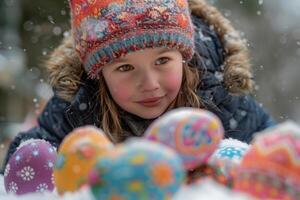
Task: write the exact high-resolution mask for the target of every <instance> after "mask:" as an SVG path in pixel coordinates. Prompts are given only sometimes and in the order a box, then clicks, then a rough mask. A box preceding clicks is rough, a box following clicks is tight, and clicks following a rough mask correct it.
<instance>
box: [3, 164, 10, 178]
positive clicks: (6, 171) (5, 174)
mask: <svg viewBox="0 0 300 200" xmlns="http://www.w3.org/2000/svg"><path fill="white" fill-rule="evenodd" d="M9 171H10V164H7V165H6V168H5V170H4V177H6V176H8V173H9Z"/></svg>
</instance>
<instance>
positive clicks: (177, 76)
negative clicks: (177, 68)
mask: <svg viewBox="0 0 300 200" xmlns="http://www.w3.org/2000/svg"><path fill="white" fill-rule="evenodd" d="M181 82H182V76H181V73H178V72H172V73H170V74H168V76H167V77H166V79H165V83H166V86H167V87H168V90H170V91H173V92H175V91H176V92H177V91H178V90H179V89H180V86H181Z"/></svg>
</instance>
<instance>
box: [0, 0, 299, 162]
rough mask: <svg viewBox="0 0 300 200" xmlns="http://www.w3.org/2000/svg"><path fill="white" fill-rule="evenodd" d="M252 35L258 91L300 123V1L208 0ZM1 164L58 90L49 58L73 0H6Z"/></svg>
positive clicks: (276, 112)
mask: <svg viewBox="0 0 300 200" xmlns="http://www.w3.org/2000/svg"><path fill="white" fill-rule="evenodd" d="M208 1H209V2H210V3H211V4H213V5H215V6H216V7H217V8H218V9H219V10H220V11H221V12H222V13H223V14H224V15H225V16H226V17H227V18H229V19H230V20H231V22H232V24H233V25H234V27H235V28H237V29H238V30H239V31H240V32H241V34H242V36H243V38H245V40H246V41H247V44H248V47H249V49H250V53H251V63H252V65H253V72H254V74H255V81H256V87H255V91H254V94H253V95H254V96H255V97H256V99H257V100H258V101H259V102H260V103H261V104H262V105H263V106H264V107H265V108H266V109H267V110H268V112H269V113H270V114H271V115H272V116H273V117H274V118H275V119H276V120H277V121H278V122H282V121H285V120H287V119H291V120H294V121H296V122H298V123H300V89H299V87H300V86H299V85H300V80H299V76H300V23H299V21H300V12H299V10H300V1H299V0H289V1H286V0H226V1H222V0H208ZM0 13H1V17H0V165H1V162H2V160H3V157H4V154H5V152H6V149H7V146H8V144H9V142H10V141H11V140H12V138H13V137H15V135H16V134H17V133H18V132H19V131H21V130H27V129H29V128H30V127H32V126H34V125H35V123H36V121H35V119H36V117H37V116H38V114H39V112H41V110H42V109H43V106H44V105H45V103H46V102H47V100H48V99H49V98H50V97H51V95H52V91H51V88H50V87H49V85H48V84H47V74H46V70H45V69H44V65H43V63H44V62H45V60H46V59H47V56H48V55H49V53H50V52H51V51H52V50H53V49H54V48H55V47H56V46H57V45H58V44H59V42H60V41H61V39H62V38H63V37H64V36H66V35H68V34H69V32H68V30H69V28H70V25H69V19H70V16H69V8H68V2H67V1H62V0H51V1H50V0H48V1H32V0H22V1H20V0H0Z"/></svg>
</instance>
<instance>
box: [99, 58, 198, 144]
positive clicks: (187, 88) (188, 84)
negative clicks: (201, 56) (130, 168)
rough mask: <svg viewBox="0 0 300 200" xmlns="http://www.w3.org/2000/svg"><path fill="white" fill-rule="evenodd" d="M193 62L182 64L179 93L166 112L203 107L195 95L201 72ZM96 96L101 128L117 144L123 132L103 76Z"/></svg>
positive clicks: (100, 78)
mask: <svg viewBox="0 0 300 200" xmlns="http://www.w3.org/2000/svg"><path fill="white" fill-rule="evenodd" d="M195 55H196V54H195ZM196 56H197V55H196ZM193 60H195V59H194V58H193V59H192V61H191V62H189V63H183V73H182V83H181V88H180V91H179V93H178V95H177V97H176V98H175V100H174V101H173V102H172V103H171V104H170V105H169V107H168V108H167V110H166V111H168V110H172V109H174V108H178V107H194V108H201V107H203V104H202V102H201V99H200V98H199V96H198V95H197V94H196V90H197V87H198V85H199V83H200V76H201V72H200V71H199V70H198V69H197V67H196V66H193V65H195V64H197V63H196V62H193ZM98 94H99V95H98V98H99V101H100V105H101V109H102V111H101V115H102V116H100V118H101V119H102V122H101V123H102V124H101V128H102V129H103V130H104V132H105V133H107V136H108V137H109V138H110V140H111V141H112V142H114V143H118V142H120V141H121V139H120V133H122V132H123V129H122V127H121V121H120V117H119V112H118V110H119V107H118V106H117V104H116V103H115V101H114V100H113V99H112V97H111V95H110V92H109V90H108V87H107V85H106V82H105V80H104V77H103V75H100V77H99V92H98Z"/></svg>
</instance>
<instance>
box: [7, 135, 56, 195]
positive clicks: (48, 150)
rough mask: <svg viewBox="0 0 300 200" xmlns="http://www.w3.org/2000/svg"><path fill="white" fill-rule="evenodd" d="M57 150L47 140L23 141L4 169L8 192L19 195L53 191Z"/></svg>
mask: <svg viewBox="0 0 300 200" xmlns="http://www.w3.org/2000/svg"><path fill="white" fill-rule="evenodd" d="M56 157H57V154H56V150H55V148H54V147H53V146H51V144H49V143H48V142H46V141H45V140H40V139H35V140H28V141H25V142H23V143H22V144H21V145H20V146H19V147H18V149H17V150H16V152H15V153H14V154H13V155H12V156H11V158H10V159H9V161H8V163H7V165H6V168H5V171H4V185H5V189H6V192H8V193H14V194H17V195H22V194H27V193H33V192H44V191H53V189H54V184H53V176H52V175H53V168H54V163H55V160H56Z"/></svg>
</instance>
